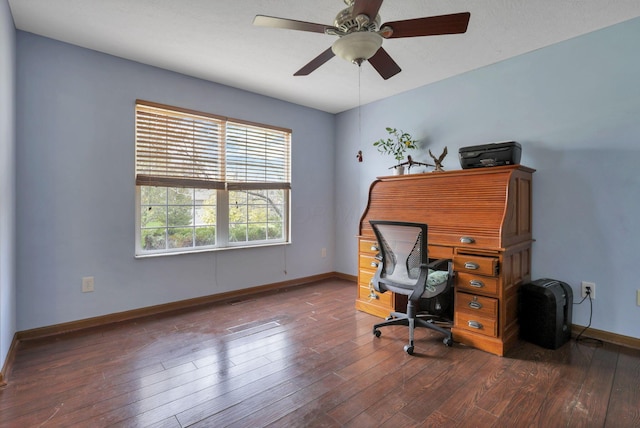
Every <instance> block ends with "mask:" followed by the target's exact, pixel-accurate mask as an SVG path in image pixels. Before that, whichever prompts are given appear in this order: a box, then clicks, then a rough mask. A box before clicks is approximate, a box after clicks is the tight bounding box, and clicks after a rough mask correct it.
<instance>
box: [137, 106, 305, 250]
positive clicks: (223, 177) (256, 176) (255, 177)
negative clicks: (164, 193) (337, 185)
mask: <svg viewBox="0 0 640 428" xmlns="http://www.w3.org/2000/svg"><path fill="white" fill-rule="evenodd" d="M139 107H140V108H139ZM140 110H143V111H147V112H148V111H149V110H151V111H157V112H158V115H157V116H158V117H160V116H161V113H162V112H163V111H164V112H168V113H169V114H174V113H175V114H176V115H177V116H182V115H185V116H187V117H188V118H195V119H194V121H198V120H201V119H202V120H203V121H207V120H209V119H211V120H212V121H213V122H212V123H216V124H218V125H220V126H221V127H222V132H219V134H220V135H221V136H222V137H221V138H220V139H219V140H217V141H213V142H211V141H208V140H207V142H206V143H204V144H216V147H214V148H212V149H211V153H213V152H216V153H219V157H218V158H216V159H214V160H213V162H214V163H215V162H218V164H217V168H218V169H219V170H220V172H221V174H220V175H218V176H216V177H214V178H213V180H212V181H211V182H208V183H207V182H205V181H207V180H203V178H202V177H203V176H205V175H206V174H208V173H210V172H212V171H214V172H215V170H216V166H215V165H214V166H213V167H211V166H210V165H209V166H207V165H205V166H204V167H203V171H204V170H205V169H206V168H208V169H207V170H206V171H205V173H202V172H200V176H195V177H189V176H188V174H189V173H187V175H186V176H182V175H181V176H180V177H177V178H176V177H173V176H171V175H169V176H167V177H164V176H162V172H160V173H159V175H154V173H155V170H154V169H153V161H154V160H156V159H155V158H153V159H151V162H147V164H143V167H140V164H141V163H142V162H140V158H141V157H143V156H139V151H140V150H141V149H140V147H141V146H144V144H146V142H145V143H143V144H141V143H140V141H141V140H144V137H142V138H141V137H140V135H141V134H143V135H145V136H146V135H148V134H149V133H147V134H145V131H148V130H149V128H150V127H149V126H147V124H146V122H145V123H144V124H143V125H142V126H141V125H140V121H139V120H140V118H139V111H140ZM177 116H176V117H177ZM158 120H159V119H158ZM186 120H187V121H188V120H189V119H186ZM177 121H179V122H180V123H181V125H180V126H182V122H181V120H180V119H177ZM166 122H167V123H169V122H171V119H168V120H167V121H166ZM229 124H231V125H229ZM135 125H136V135H135V144H134V145H135V155H136V157H135V180H134V182H135V187H136V192H135V201H136V203H135V206H136V216H135V256H136V257H154V256H164V255H174V254H185V253H199V252H209V251H220V250H228V249H239V248H254V247H264V246H274V245H286V244H289V243H291V139H292V131H291V130H290V129H288V128H281V127H276V126H271V125H264V124H259V123H255V122H248V121H244V120H238V119H232V118H227V117H225V116H218V115H213V114H209V113H203V112H198V111H195V110H191V109H184V108H181V107H174V106H169V105H165V104H159V103H154V102H150V101H144V100H136V103H135ZM199 126H202V127H203V128H206V127H207V126H208V125H206V124H205V125H202V124H201V123H199V122H198V123H197V124H196V125H194V129H195V128H198V127H199ZM230 126H233V127H234V131H235V132H236V139H235V140H234V141H233V143H230V141H229V139H228V138H227V129H228V127H230ZM139 127H141V128H143V129H144V130H143V131H142V132H140V131H139ZM166 127H167V131H166V136H165V139H166V140H167V141H168V140H171V138H170V136H169V135H170V133H171V131H173V128H170V126H169V125H166ZM245 128H246V136H245V140H243V139H242V138H241V137H237V133H238V132H239V131H243V129H245ZM157 129H158V128H153V130H154V131H157ZM213 133H214V134H215V132H213ZM193 134H194V137H193V139H194V140H197V141H196V143H197V144H196V145H200V143H202V139H201V136H202V134H198V135H197V136H195V134H196V131H194V132H193ZM262 134H264V136H263V135H262ZM256 136H257V137H256ZM274 136H275V137H274ZM180 138H181V137H179V138H177V139H180ZM261 138H262V140H261ZM271 138H276V140H274V141H275V144H274V145H275V146H276V148H277V146H278V144H280V145H281V146H282V147H280V148H279V149H280V150H276V155H278V156H280V157H279V158H278V159H279V161H278V162H276V168H275V169H273V170H272V169H271V167H270V164H271V163H272V162H270V161H271V160H272V159H273V158H272V157H271V156H270V154H269V152H270V151H271V148H272V146H271V140H270V139H271ZM252 139H253V140H252ZM147 140H149V138H147ZM160 140H162V138H159V139H158V141H160ZM174 140H175V139H174ZM252 141H253V142H254V143H255V141H257V143H256V144H257V147H258V148H259V149H264V153H261V152H257V151H255V150H257V149H256V148H255V147H252ZM147 142H148V141H147ZM174 142H175V141H174ZM155 143H157V141H156V142H155ZM189 143H191V142H190V141H189V142H188V143H187V142H186V140H185V142H182V141H179V142H178V143H176V144H177V145H178V146H179V147H180V150H181V151H183V147H185V146H186V145H187V144H189ZM149 144H154V142H151V143H149ZM171 144H172V143H171V142H167V143H166V147H167V148H166V149H165V150H166V154H165V155H164V156H165V158H166V162H165V163H166V164H176V163H178V164H179V165H178V168H177V169H178V170H179V172H178V174H176V175H180V174H181V171H182V170H186V169H189V168H185V167H184V166H183V163H182V162H183V161H182V160H179V161H178V162H174V161H175V158H174V157H172V156H171V154H169V153H171V150H172V149H171V147H173V146H172V145H171ZM243 144H245V147H244V148H245V152H247V154H246V155H245V158H244V159H245V162H244V163H242V161H239V163H238V158H237V156H236V157H235V158H234V159H235V161H236V163H235V165H236V166H238V165H240V166H241V167H246V168H245V169H246V171H243V172H244V173H245V174H244V175H245V177H244V179H243V177H240V178H238V176H237V175H236V176H234V177H229V175H228V173H227V171H228V166H229V161H228V159H227V152H229V147H230V146H231V145H234V147H235V148H236V149H238V147H241V148H242V147H243V146H242V145H243ZM148 147H150V146H145V148H148ZM201 147H202V146H201ZM204 150H205V151H206V152H207V155H208V154H209V153H210V152H209V150H207V148H205V149H204ZM153 151H154V150H153V149H149V150H146V152H145V153H146V154H148V153H152V155H153ZM184 151H186V150H184ZM195 151H197V150H194V152H195ZM155 152H156V153H157V152H158V150H157V148H156V150H155ZM176 152H177V150H174V151H173V153H176ZM201 152H202V150H201ZM180 154H182V153H180ZM251 155H255V156H257V157H254V158H253V159H254V160H255V159H258V160H260V159H262V160H261V162H262V163H263V165H260V164H259V163H258V166H257V170H251V167H252V165H254V164H257V162H251V161H250V159H251ZM260 155H262V156H263V157H262V158H260V157H259V156H260ZM178 157H180V156H178ZM185 157H186V158H189V161H192V162H193V164H194V165H195V164H197V162H198V160H199V158H198V157H197V155H194V156H183V157H182V158H185ZM191 158H193V159H191ZM240 159H242V158H240ZM145 161H146V160H145ZM187 162H188V161H187ZM204 163H206V162H203V164H204ZM158 164H159V163H156V164H155V165H158ZM145 165H152V166H151V167H150V169H149V171H151V172H152V174H144V173H141V171H143V172H147V170H146V169H145ZM197 167H198V168H199V167H200V164H197ZM198 168H192V169H193V170H196V169H198ZM158 169H160V168H158ZM166 169H167V170H168V169H170V168H166ZM235 171H238V168H236V169H235ZM256 171H257V172H256ZM262 176H264V177H265V179H264V181H260V180H261V177H262ZM230 178H232V179H230ZM267 179H272V180H273V181H267ZM143 186H155V187H163V188H174V187H183V188H185V189H205V188H206V189H211V190H214V191H215V192H216V224H215V240H216V242H215V245H206V246H197V245H195V241H194V242H193V244H194V245H192V246H189V247H181V248H169V241H168V238H167V240H166V242H165V248H163V249H155V250H145V249H144V248H143V246H142V242H141V240H142V231H143V226H142V224H141V223H142V205H143V201H142V196H141V193H142V191H141V189H142V187H143ZM272 189H279V190H281V191H282V192H283V195H282V196H283V201H282V204H283V205H282V207H283V213H282V216H283V219H282V237H280V238H276V239H269V238H268V227H267V235H266V239H265V240H254V241H252V240H249V239H247V240H246V241H238V242H232V241H230V240H229V236H230V218H229V216H230V207H229V199H230V197H229V195H230V193H231V192H232V191H236V190H237V191H250V190H265V191H269V190H272ZM179 205H182V204H176V205H175V206H179ZM248 205H249V204H248ZM165 206H166V207H167V208H169V207H171V206H174V205H171V204H169V201H168V200H167V204H166V205H165ZM192 206H193V207H194V209H195V207H197V206H198V205H197V203H196V200H195V198H192ZM192 213H194V214H192V215H193V216H194V217H193V220H192V224H191V225H190V226H188V227H189V228H193V229H194V231H195V229H196V225H195V224H193V221H195V211H192ZM246 224H247V225H249V224H251V222H250V221H249V218H247V222H246ZM266 224H267V225H268V220H267V223H266ZM158 228H159V229H160V228H162V229H164V230H165V237H168V232H169V230H170V229H171V226H170V225H169V224H165V225H164V226H160V227H158ZM194 233H195V232H194Z"/></svg>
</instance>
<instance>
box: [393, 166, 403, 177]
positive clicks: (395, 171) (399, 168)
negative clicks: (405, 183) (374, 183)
mask: <svg viewBox="0 0 640 428" xmlns="http://www.w3.org/2000/svg"><path fill="white" fill-rule="evenodd" d="M393 175H404V165H400V166H396V167H394V168H393Z"/></svg>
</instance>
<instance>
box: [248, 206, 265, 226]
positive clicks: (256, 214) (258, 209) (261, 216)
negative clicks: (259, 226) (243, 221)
mask: <svg viewBox="0 0 640 428" xmlns="http://www.w3.org/2000/svg"><path fill="white" fill-rule="evenodd" d="M248 214H249V222H252V223H255V222H264V221H267V206H266V205H252V206H249V213H248Z"/></svg>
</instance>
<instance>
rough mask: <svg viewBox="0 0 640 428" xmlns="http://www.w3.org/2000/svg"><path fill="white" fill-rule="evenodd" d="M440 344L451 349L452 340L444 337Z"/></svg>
mask: <svg viewBox="0 0 640 428" xmlns="http://www.w3.org/2000/svg"><path fill="white" fill-rule="evenodd" d="M442 343H444V344H445V345H447V346H449V347H451V346H453V339H451V338H450V337H445V338H444V340H443V341H442Z"/></svg>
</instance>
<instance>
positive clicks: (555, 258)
mask: <svg viewBox="0 0 640 428" xmlns="http://www.w3.org/2000/svg"><path fill="white" fill-rule="evenodd" d="M638 40H640V19H634V20H631V21H627V22H624V23H622V24H619V25H616V26H613V27H609V28H606V29H603V30H600V31H597V32H594V33H590V34H587V35H585V36H582V37H578V38H575V39H572V40H568V41H566V42H563V43H560V44H557V45H553V46H551V47H548V48H545V49H541V50H538V51H535V52H531V53H528V54H526V55H521V56H519V57H516V58H512V59H510V60H507V61H504V62H501V63H497V64H494V65H491V66H488V67H484V68H482V69H479V70H475V71H472V72H468V73H465V74H463V75H460V76H457V77H453V78H450V79H447V80H444V81H441V82H438V83H435V84H431V85H427V86H424V87H422V88H419V89H416V90H413V91H410V92H407V93H404V94H401V95H398V96H395V97H392V98H388V99H385V100H382V101H379V102H375V103H372V104H369V105H365V106H363V107H362V109H361V117H362V135H361V137H359V136H358V127H357V122H358V119H357V115H358V112H357V110H352V111H348V112H344V113H342V114H339V115H338V117H337V131H336V132H337V145H336V147H337V153H336V154H337V157H336V159H337V161H336V171H337V176H336V189H337V191H336V218H337V224H336V237H337V241H336V248H337V253H336V270H337V271H340V272H345V273H349V274H352V275H355V274H356V258H355V256H354V255H355V254H356V253H357V248H356V240H355V238H354V232H355V231H357V226H358V221H359V216H360V214H361V213H362V210H363V209H364V207H365V205H366V200H367V193H368V188H369V184H370V182H371V181H372V180H373V179H374V178H375V177H376V176H378V175H386V174H388V172H387V170H386V168H387V167H388V166H389V165H392V164H393V163H394V162H393V159H392V158H390V157H389V158H383V156H382V155H380V154H379V153H377V152H376V151H375V150H374V148H373V147H372V146H371V143H372V142H373V141H375V140H377V139H379V138H381V137H383V136H384V135H385V131H384V128H385V126H393V127H399V128H403V129H405V130H406V131H409V132H411V133H412V134H414V136H415V137H417V138H419V139H421V140H423V142H426V144H425V147H424V148H423V149H422V150H420V151H419V153H415V154H414V158H416V160H422V161H429V160H431V159H430V158H429V156H428V154H427V151H426V150H427V148H431V150H432V152H434V154H436V153H438V154H439V153H440V152H441V151H442V149H443V148H444V147H445V146H447V147H448V150H449V155H448V156H447V158H446V159H445V169H449V170H453V169H460V164H459V162H458V159H457V153H458V149H459V148H460V147H464V146H470V145H476V144H484V143H488V142H495V141H504V140H516V141H518V142H520V143H521V144H522V146H523V158H522V163H523V164H525V165H527V166H530V167H532V168H535V169H536V170H537V172H536V173H535V174H534V192H533V199H534V208H533V220H534V237H535V239H536V242H535V243H534V246H533V260H532V263H533V277H534V278H542V277H551V278H557V279H560V280H563V281H566V282H568V283H569V284H570V285H571V286H572V287H573V289H574V294H576V293H577V294H578V296H579V286H580V282H581V281H590V282H595V283H596V287H597V288H596V291H597V295H596V300H595V301H594V304H593V323H592V326H593V327H594V328H596V329H600V330H605V331H610V332H613V333H617V334H621V335H626V336H631V337H636V338H640V307H638V306H636V297H635V296H636V289H640V281H638V270H637V265H638V261H639V260H640V258H639V256H638V242H640V226H639V223H638V219H639V218H640V202H639V201H640V175H638V172H637V171H638V167H639V166H640V55H638ZM443 60H446V59H443ZM380 84H381V85H383V84H384V83H383V81H381V82H380ZM372 90H375V89H372ZM358 150H363V152H364V159H365V161H364V162H363V163H362V164H358V163H357V162H356V160H355V153H357V151H358ZM355 195H358V196H359V198H355ZM406 203H407V207H408V208H410V206H411V201H407V202H406ZM470 203H473V201H470ZM574 300H577V298H574ZM573 322H574V323H576V324H580V325H587V324H588V322H589V305H588V303H585V304H582V305H580V306H574V318H573Z"/></svg>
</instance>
